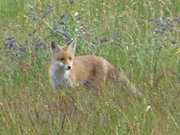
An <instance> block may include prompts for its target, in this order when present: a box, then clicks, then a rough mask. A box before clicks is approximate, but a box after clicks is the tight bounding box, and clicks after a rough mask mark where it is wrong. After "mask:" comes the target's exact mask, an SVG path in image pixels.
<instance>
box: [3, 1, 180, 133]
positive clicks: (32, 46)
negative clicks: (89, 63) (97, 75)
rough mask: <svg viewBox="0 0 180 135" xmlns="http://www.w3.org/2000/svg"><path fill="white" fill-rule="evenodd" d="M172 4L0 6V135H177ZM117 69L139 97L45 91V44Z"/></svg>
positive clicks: (178, 57)
mask: <svg viewBox="0 0 180 135" xmlns="http://www.w3.org/2000/svg"><path fill="white" fill-rule="evenodd" d="M179 13H180V2H179V1H178V0H171V1H170V0H163V1H162V0H111V1H109V0H53V1H48V0H0V54H1V57H0V134H1V135H12V134H13V135H20V134H22V135H58V134H65V135H81V134H82V135H88V134H89V135H92V134H94V135H106V134H107V135H170V134H171V135H179V133H180V105H179V103H180V53H179V52H180V47H179V45H180V29H179V28H180V25H179V24H180V16H179V15H180V14H179ZM71 38H77V41H78V50H77V51H78V52H77V54H78V55H80V54H87V53H88V54H89V53H90V54H92V53H93V54H96V55H99V56H103V57H105V58H106V59H108V60H109V61H110V62H111V63H112V64H114V65H115V66H116V67H117V68H119V69H120V68H121V69H123V70H124V72H125V73H126V74H127V75H128V77H129V78H130V80H131V81H132V82H134V83H135V84H136V85H137V86H138V87H139V88H140V89H142V91H143V93H144V97H143V99H141V100H138V99H136V98H134V97H133V96H131V95H129V94H127V93H126V92H123V91H122V90H120V89H119V88H118V87H116V86H107V88H106V89H104V90H103V93H102V95H101V96H98V97H97V96H94V95H93V94H92V93H91V92H89V91H87V90H84V89H79V90H77V91H76V92H71V91H68V90H64V91H53V90H52V88H51V86H50V85H49V79H48V65H49V62H50V59H51V53H50V51H49V43H50V42H51V41H52V40H54V41H56V42H58V43H59V44H61V45H63V44H64V43H66V42H67V41H69V40H70V39H71Z"/></svg>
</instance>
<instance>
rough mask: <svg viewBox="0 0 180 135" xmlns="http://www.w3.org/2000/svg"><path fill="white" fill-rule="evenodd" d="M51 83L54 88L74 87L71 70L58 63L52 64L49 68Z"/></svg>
mask: <svg viewBox="0 0 180 135" xmlns="http://www.w3.org/2000/svg"><path fill="white" fill-rule="evenodd" d="M49 76H50V83H51V85H52V86H53V88H55V89H58V88H64V87H72V81H71V79H70V70H64V69H62V68H61V67H60V66H59V65H58V64H56V63H55V64H52V65H51V66H50V69H49Z"/></svg>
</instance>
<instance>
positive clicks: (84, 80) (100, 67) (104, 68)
mask: <svg viewBox="0 0 180 135" xmlns="http://www.w3.org/2000/svg"><path fill="white" fill-rule="evenodd" d="M76 44H77V43H76V40H72V42H71V43H69V44H68V45H66V46H65V47H62V46H60V45H58V44H56V43H55V42H53V41H52V42H51V45H50V47H51V50H52V61H51V64H50V67H49V78H50V83H51V85H52V87H53V88H54V89H61V88H72V89H73V88H76V87H78V86H84V87H87V88H89V89H92V90H93V91H96V92H97V91H99V90H100V89H101V88H102V86H103V85H105V84H106V82H107V81H114V82H118V83H120V85H121V86H122V87H124V88H125V89H127V90H129V91H130V92H131V93H133V94H135V95H136V96H138V97H142V96H143V94H142V93H141V92H140V91H139V90H138V89H137V88H136V87H135V85H134V84H133V83H131V82H130V81H129V79H128V78H127V76H126V75H125V74H124V73H123V72H122V71H120V70H118V69H116V68H115V67H114V66H113V65H112V64H111V63H110V62H108V61H107V60H106V59H105V58H103V57H100V56H96V55H93V54H92V55H79V56H76V55H75V52H76V46H77V45H76Z"/></svg>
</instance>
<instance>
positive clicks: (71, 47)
mask: <svg viewBox="0 0 180 135" xmlns="http://www.w3.org/2000/svg"><path fill="white" fill-rule="evenodd" d="M67 49H68V51H70V52H72V53H75V51H76V39H74V40H73V41H71V43H69V44H68V47H67Z"/></svg>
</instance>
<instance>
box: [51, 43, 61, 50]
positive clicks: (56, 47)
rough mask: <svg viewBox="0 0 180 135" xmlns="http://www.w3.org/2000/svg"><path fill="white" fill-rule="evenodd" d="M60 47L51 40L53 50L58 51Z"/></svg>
mask: <svg viewBox="0 0 180 135" xmlns="http://www.w3.org/2000/svg"><path fill="white" fill-rule="evenodd" d="M60 49H61V48H60V47H59V46H58V45H57V44H56V43H55V42H54V41H52V42H51V50H52V51H53V52H58V51H60Z"/></svg>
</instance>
